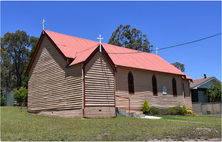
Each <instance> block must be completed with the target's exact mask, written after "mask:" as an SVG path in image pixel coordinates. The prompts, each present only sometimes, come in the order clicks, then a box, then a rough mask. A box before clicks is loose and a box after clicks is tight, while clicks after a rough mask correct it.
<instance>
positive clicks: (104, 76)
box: [85, 52, 115, 117]
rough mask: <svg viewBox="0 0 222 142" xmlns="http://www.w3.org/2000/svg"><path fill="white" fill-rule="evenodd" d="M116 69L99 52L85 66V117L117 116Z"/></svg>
mask: <svg viewBox="0 0 222 142" xmlns="http://www.w3.org/2000/svg"><path fill="white" fill-rule="evenodd" d="M113 76H114V70H113V69H112V67H111V66H110V64H109V63H108V61H107V59H106V58H105V57H104V55H103V54H102V53H100V52H97V53H96V54H95V55H94V56H93V58H92V59H91V60H90V61H89V62H88V63H87V64H86V66H85V117H113V116H115V98H114V77H113Z"/></svg>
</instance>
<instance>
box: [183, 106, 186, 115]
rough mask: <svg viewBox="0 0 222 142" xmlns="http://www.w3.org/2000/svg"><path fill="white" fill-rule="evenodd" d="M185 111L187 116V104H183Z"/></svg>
mask: <svg viewBox="0 0 222 142" xmlns="http://www.w3.org/2000/svg"><path fill="white" fill-rule="evenodd" d="M183 109H184V110H185V114H187V107H186V105H185V104H183Z"/></svg>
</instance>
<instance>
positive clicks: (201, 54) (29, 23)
mask: <svg viewBox="0 0 222 142" xmlns="http://www.w3.org/2000/svg"><path fill="white" fill-rule="evenodd" d="M43 19H45V21H46V22H45V29H46V30H50V31H55V32H59V33H63V34H68V35H72V36H76V37H81V38H85V39H90V40H95V41H97V39H96V38H97V37H98V36H99V34H101V35H102V37H103V38H104V40H102V42H104V43H107V42H108V40H109V38H110V36H111V35H112V32H113V31H114V30H116V28H117V27H118V26H119V25H120V24H122V25H127V24H129V25H131V27H132V28H136V29H139V30H141V31H142V33H143V34H146V35H148V36H149V38H148V39H149V41H150V43H151V44H152V45H153V46H154V47H155V48H156V47H157V48H163V47H168V46H172V45H177V44H181V43H185V42H190V41H193V40H197V39H200V38H204V37H208V36H211V35H214V34H218V33H221V2H220V1H214V2H211V1H202V2H201V1H196V2H194V1H184V2H180V1H156V2H153V1H145V2H144V1H141V2H133V1H130V2H102V1H97V2H78V1H68V2H59V1H55V2H42V1H37V2H31V1H23V2H10V1H8V2H7V1H1V37H3V36H4V34H5V33H6V32H8V31H9V32H13V33H14V32H15V31H16V30H24V31H26V32H27V34H29V35H31V36H36V37H39V36H40V34H41V31H42V20H43ZM152 53H155V52H152ZM158 53H159V56H161V57H162V58H163V59H165V60H166V61H168V62H169V63H174V62H180V63H183V64H185V73H186V74H187V75H188V76H189V77H191V78H192V79H197V78H202V77H203V74H206V75H207V77H210V76H215V77H216V78H217V79H219V80H222V79H221V35H220V36H216V37H213V38H210V39H206V40H203V41H200V42H196V43H192V44H187V45H183V46H178V47H174V48H170V49H166V50H160V51H159V52H158Z"/></svg>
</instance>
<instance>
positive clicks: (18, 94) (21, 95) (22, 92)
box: [14, 87, 27, 102]
mask: <svg viewBox="0 0 222 142" xmlns="http://www.w3.org/2000/svg"><path fill="white" fill-rule="evenodd" d="M14 92H15V100H16V101H17V102H23V101H25V102H27V89H26V88H23V87H21V88H20V89H19V90H17V89H14Z"/></svg>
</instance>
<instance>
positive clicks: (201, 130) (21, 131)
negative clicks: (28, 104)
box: [1, 107, 221, 141]
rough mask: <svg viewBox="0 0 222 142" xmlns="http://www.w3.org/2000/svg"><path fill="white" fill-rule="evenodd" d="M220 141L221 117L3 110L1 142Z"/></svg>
mask: <svg viewBox="0 0 222 142" xmlns="http://www.w3.org/2000/svg"><path fill="white" fill-rule="evenodd" d="M212 138H217V139H218V140H220V139H219V138H221V117H216V116H171V117H169V116H165V117H163V119H160V120H151V119H140V118H128V117H127V118H126V117H118V118H98V119H90V118H86V119H83V118H57V117H48V116H39V115H34V114H29V113H27V112H26V108H24V109H23V111H22V112H21V111H20V109H18V108H17V107H1V140H2V141H13V140H16V141H36V140H38V141H63V140H65V141H98V140H99V141H101V140H102V141H111V140H112V141H122V140H124V141H134V140H136V141H145V140H210V139H212Z"/></svg>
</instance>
